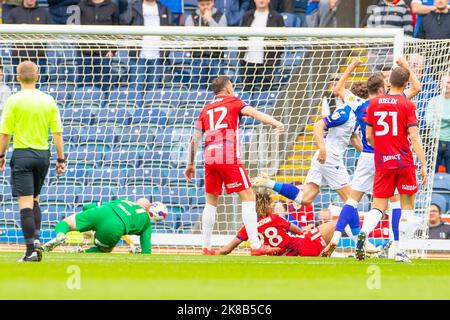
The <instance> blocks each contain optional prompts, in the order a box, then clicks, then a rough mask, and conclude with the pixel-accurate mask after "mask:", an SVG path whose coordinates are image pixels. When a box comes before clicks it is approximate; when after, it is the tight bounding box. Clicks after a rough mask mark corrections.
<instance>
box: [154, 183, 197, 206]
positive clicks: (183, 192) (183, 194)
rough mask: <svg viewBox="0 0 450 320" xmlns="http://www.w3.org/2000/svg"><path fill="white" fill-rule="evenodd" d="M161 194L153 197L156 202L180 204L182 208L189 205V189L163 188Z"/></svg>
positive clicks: (160, 190)
mask: <svg viewBox="0 0 450 320" xmlns="http://www.w3.org/2000/svg"><path fill="white" fill-rule="evenodd" d="M159 192H160V193H159V194H154V195H153V200H154V201H160V202H162V203H170V204H179V205H182V206H188V205H189V195H188V189H187V188H177V187H161V188H160V189H159Z"/></svg>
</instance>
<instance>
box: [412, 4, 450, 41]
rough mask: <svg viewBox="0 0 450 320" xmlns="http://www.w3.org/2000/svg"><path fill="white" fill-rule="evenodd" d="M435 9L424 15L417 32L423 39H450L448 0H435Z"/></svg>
mask: <svg viewBox="0 0 450 320" xmlns="http://www.w3.org/2000/svg"><path fill="white" fill-rule="evenodd" d="M434 6H435V8H436V9H435V10H433V11H431V12H430V13H428V14H427V15H424V16H423V17H422V21H421V24H420V27H419V31H418V33H417V37H418V38H422V39H450V11H449V6H448V4H447V0H434Z"/></svg>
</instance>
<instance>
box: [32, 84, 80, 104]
mask: <svg viewBox="0 0 450 320" xmlns="http://www.w3.org/2000/svg"><path fill="white" fill-rule="evenodd" d="M74 89H75V87H74V86H71V85H43V86H40V88H39V90H41V91H43V92H45V93H48V94H49V95H51V96H52V97H53V98H54V99H55V100H56V102H57V103H61V104H64V103H66V102H68V101H71V100H72V92H73V91H74Z"/></svg>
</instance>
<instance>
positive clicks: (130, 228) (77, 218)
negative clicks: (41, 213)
mask: <svg viewBox="0 0 450 320" xmlns="http://www.w3.org/2000/svg"><path fill="white" fill-rule="evenodd" d="M150 207H151V203H150V201H148V200H147V199H145V198H140V199H138V200H137V201H136V202H132V201H129V200H126V199H117V200H114V201H110V202H105V203H103V204H102V205H101V206H97V205H96V204H95V203H90V204H86V205H84V206H83V211H82V212H80V213H77V214H74V215H71V216H69V217H67V218H65V219H64V220H62V221H61V222H59V223H58V224H57V225H56V227H55V233H56V238H54V239H52V240H50V241H49V242H47V243H46V244H44V245H43V246H42V250H43V251H46V252H49V251H52V250H53V249H55V248H56V247H57V246H59V245H61V244H63V243H64V242H65V241H66V238H67V237H66V234H67V233H68V232H69V231H79V232H86V231H95V236H94V246H93V247H91V248H89V249H87V250H85V251H84V252H86V253H92V252H94V253H102V252H111V251H112V249H114V247H115V246H116V245H117V243H118V242H119V241H120V239H121V237H122V236H124V235H139V236H140V242H141V250H142V251H141V253H146V254H149V253H151V235H152V223H151V218H150V215H149V210H150Z"/></svg>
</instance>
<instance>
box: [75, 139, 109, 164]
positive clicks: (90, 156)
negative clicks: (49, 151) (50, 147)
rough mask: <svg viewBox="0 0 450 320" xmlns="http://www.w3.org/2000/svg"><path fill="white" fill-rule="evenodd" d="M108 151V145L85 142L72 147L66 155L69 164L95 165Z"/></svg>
mask: <svg viewBox="0 0 450 320" xmlns="http://www.w3.org/2000/svg"><path fill="white" fill-rule="evenodd" d="M108 151H109V146H103V145H95V144H85V145H80V146H79V147H78V148H76V149H74V150H73V151H72V152H71V153H70V154H69V155H68V157H67V160H68V162H69V164H73V163H75V164H78V165H80V164H90V165H95V164H97V163H98V162H100V161H102V159H103V157H104V155H105V153H107V152H108Z"/></svg>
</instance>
